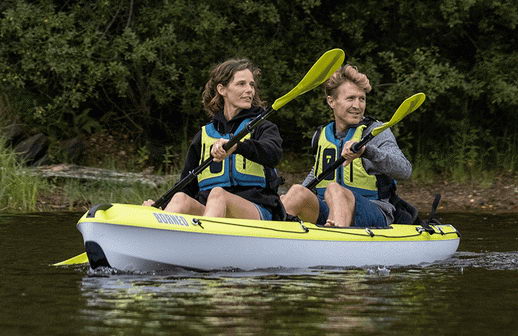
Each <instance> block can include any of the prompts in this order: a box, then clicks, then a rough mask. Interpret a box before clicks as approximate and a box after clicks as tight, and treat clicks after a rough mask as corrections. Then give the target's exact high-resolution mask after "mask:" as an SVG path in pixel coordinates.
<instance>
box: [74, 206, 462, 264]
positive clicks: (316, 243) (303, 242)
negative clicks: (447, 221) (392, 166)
mask: <svg viewBox="0 0 518 336" xmlns="http://www.w3.org/2000/svg"><path fill="white" fill-rule="evenodd" d="M77 226H78V229H79V231H80V232H81V234H82V235H83V239H84V242H85V249H86V253H87V255H88V260H89V262H90V266H91V267H92V268H94V269H95V268H97V267H101V266H107V267H113V268H116V269H119V270H124V271H158V270H166V269H174V268H176V267H182V268H188V269H195V270H215V269H226V268H237V269H242V270H252V269H264V268H274V267H287V268H308V267H318V266H331V267H349V266H368V265H385V266H393V265H415V264H420V263H430V262H434V261H439V260H442V259H447V258H449V257H450V256H451V255H452V254H453V253H455V251H456V250H457V247H458V246H459V241H460V238H459V237H460V234H459V233H458V232H457V230H456V229H455V228H454V227H453V226H452V225H439V224H437V225H432V226H430V227H427V228H425V227H423V226H419V225H398V224H393V225H391V226H390V227H388V228H367V229H366V228H330V227H323V226H317V225H314V224H311V223H305V222H279V221H259V220H246V219H231V218H211V217H203V216H191V215H184V214H179V213H170V212H165V211H162V210H159V209H156V208H153V207H145V206H140V205H128V204H101V205H96V206H94V207H93V208H91V209H90V210H89V211H88V212H87V213H85V214H84V215H83V217H82V218H81V219H80V220H79V222H78V224H77Z"/></svg>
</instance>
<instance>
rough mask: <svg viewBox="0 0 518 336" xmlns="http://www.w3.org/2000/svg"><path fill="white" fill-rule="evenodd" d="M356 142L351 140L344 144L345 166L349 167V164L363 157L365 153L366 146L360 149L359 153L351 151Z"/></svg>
mask: <svg viewBox="0 0 518 336" xmlns="http://www.w3.org/2000/svg"><path fill="white" fill-rule="evenodd" d="M355 143H356V141H352V140H349V141H347V142H346V143H345V144H344V147H343V149H342V156H343V157H344V158H345V162H344V163H343V166H344V167H345V166H347V165H348V164H349V163H351V162H352V161H353V160H354V159H357V158H359V157H360V156H362V154H363V152H364V151H365V146H363V147H362V148H360V150H359V151H358V153H354V152H353V151H352V150H351V147H352V145H354V144H355Z"/></svg>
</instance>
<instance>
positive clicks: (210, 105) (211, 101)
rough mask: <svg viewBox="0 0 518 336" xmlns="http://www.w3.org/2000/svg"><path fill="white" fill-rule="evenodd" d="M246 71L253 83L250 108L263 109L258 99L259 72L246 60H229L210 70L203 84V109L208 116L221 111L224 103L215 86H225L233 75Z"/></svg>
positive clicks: (262, 103) (262, 104)
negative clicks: (252, 97)
mask: <svg viewBox="0 0 518 336" xmlns="http://www.w3.org/2000/svg"><path fill="white" fill-rule="evenodd" d="M245 69H248V70H250V71H251V72H252V75H253V76H254V81H255V84H256V86H255V95H254V99H253V100H252V106H261V107H264V102H263V101H262V100H261V98H260V97H259V87H258V81H259V77H260V76H261V70H260V69H259V68H258V67H256V66H255V65H253V64H252V62H250V60H248V59H246V58H242V59H234V58H233V59H229V60H226V61H225V62H223V63H221V64H219V65H217V66H215V67H214V68H212V70H211V72H210V77H209V80H208V81H207V83H206V84H205V89H204V90H203V94H202V102H203V108H204V109H205V111H206V112H207V113H208V115H209V116H211V117H212V116H214V115H215V114H216V113H217V112H219V111H223V106H224V101H223V97H222V96H221V95H220V94H219V93H218V90H217V86H218V84H222V85H223V86H227V85H228V84H229V83H230V82H231V81H232V79H233V78H234V74H235V73H236V72H238V71H241V70H245Z"/></svg>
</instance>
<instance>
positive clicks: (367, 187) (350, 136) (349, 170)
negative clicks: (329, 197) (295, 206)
mask: <svg viewBox="0 0 518 336" xmlns="http://www.w3.org/2000/svg"><path fill="white" fill-rule="evenodd" d="M366 127H367V124H365V123H364V124H359V125H358V126H357V127H351V128H349V129H348V130H347V134H346V135H345V137H344V138H342V139H338V138H336V137H335V134H334V130H335V123H334V122H330V123H329V124H327V125H325V126H324V127H323V128H322V129H321V131H320V136H319V137H318V143H317V146H316V156H315V165H314V166H313V168H314V173H315V176H318V175H320V174H321V173H322V172H323V171H324V170H325V169H326V168H327V167H329V166H330V165H332V164H333V163H334V162H335V161H336V160H337V158H339V156H340V155H341V153H342V148H343V145H344V143H345V142H346V141H349V140H353V141H356V142H358V141H360V140H361V137H362V132H363V131H364V130H365V128H366ZM331 182H337V183H339V184H340V185H342V186H344V187H346V188H348V189H351V190H354V191H356V192H358V193H359V194H360V195H362V196H364V197H366V198H369V199H379V198H380V197H379V194H378V187H377V178H376V176H374V175H369V174H368V173H367V172H366V171H365V168H364V167H363V164H362V159H361V158H358V159H355V160H353V162H352V163H351V165H349V166H346V167H343V166H340V167H339V168H337V169H336V170H335V171H334V172H332V173H331V174H329V176H327V178H325V179H324V180H322V181H321V182H320V183H319V184H317V186H316V191H317V194H318V195H319V196H320V197H322V198H323V197H324V192H325V189H326V188H327V186H328V185H329V184H330V183H331Z"/></svg>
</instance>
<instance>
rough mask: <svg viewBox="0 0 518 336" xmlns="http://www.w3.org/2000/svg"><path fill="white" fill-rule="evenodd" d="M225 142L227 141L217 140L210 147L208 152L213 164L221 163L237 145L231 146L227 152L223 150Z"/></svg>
mask: <svg viewBox="0 0 518 336" xmlns="http://www.w3.org/2000/svg"><path fill="white" fill-rule="evenodd" d="M227 142H228V140H227V139H218V140H216V142H215V143H214V145H212V148H211V150H210V155H212V157H213V158H214V161H215V162H221V161H223V160H225V158H226V157H227V156H229V155H231V154H232V153H234V151H235V150H236V148H237V144H235V145H234V146H232V148H230V149H229V150H228V151H225V150H224V149H223V145H224V144H226V143H227Z"/></svg>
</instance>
